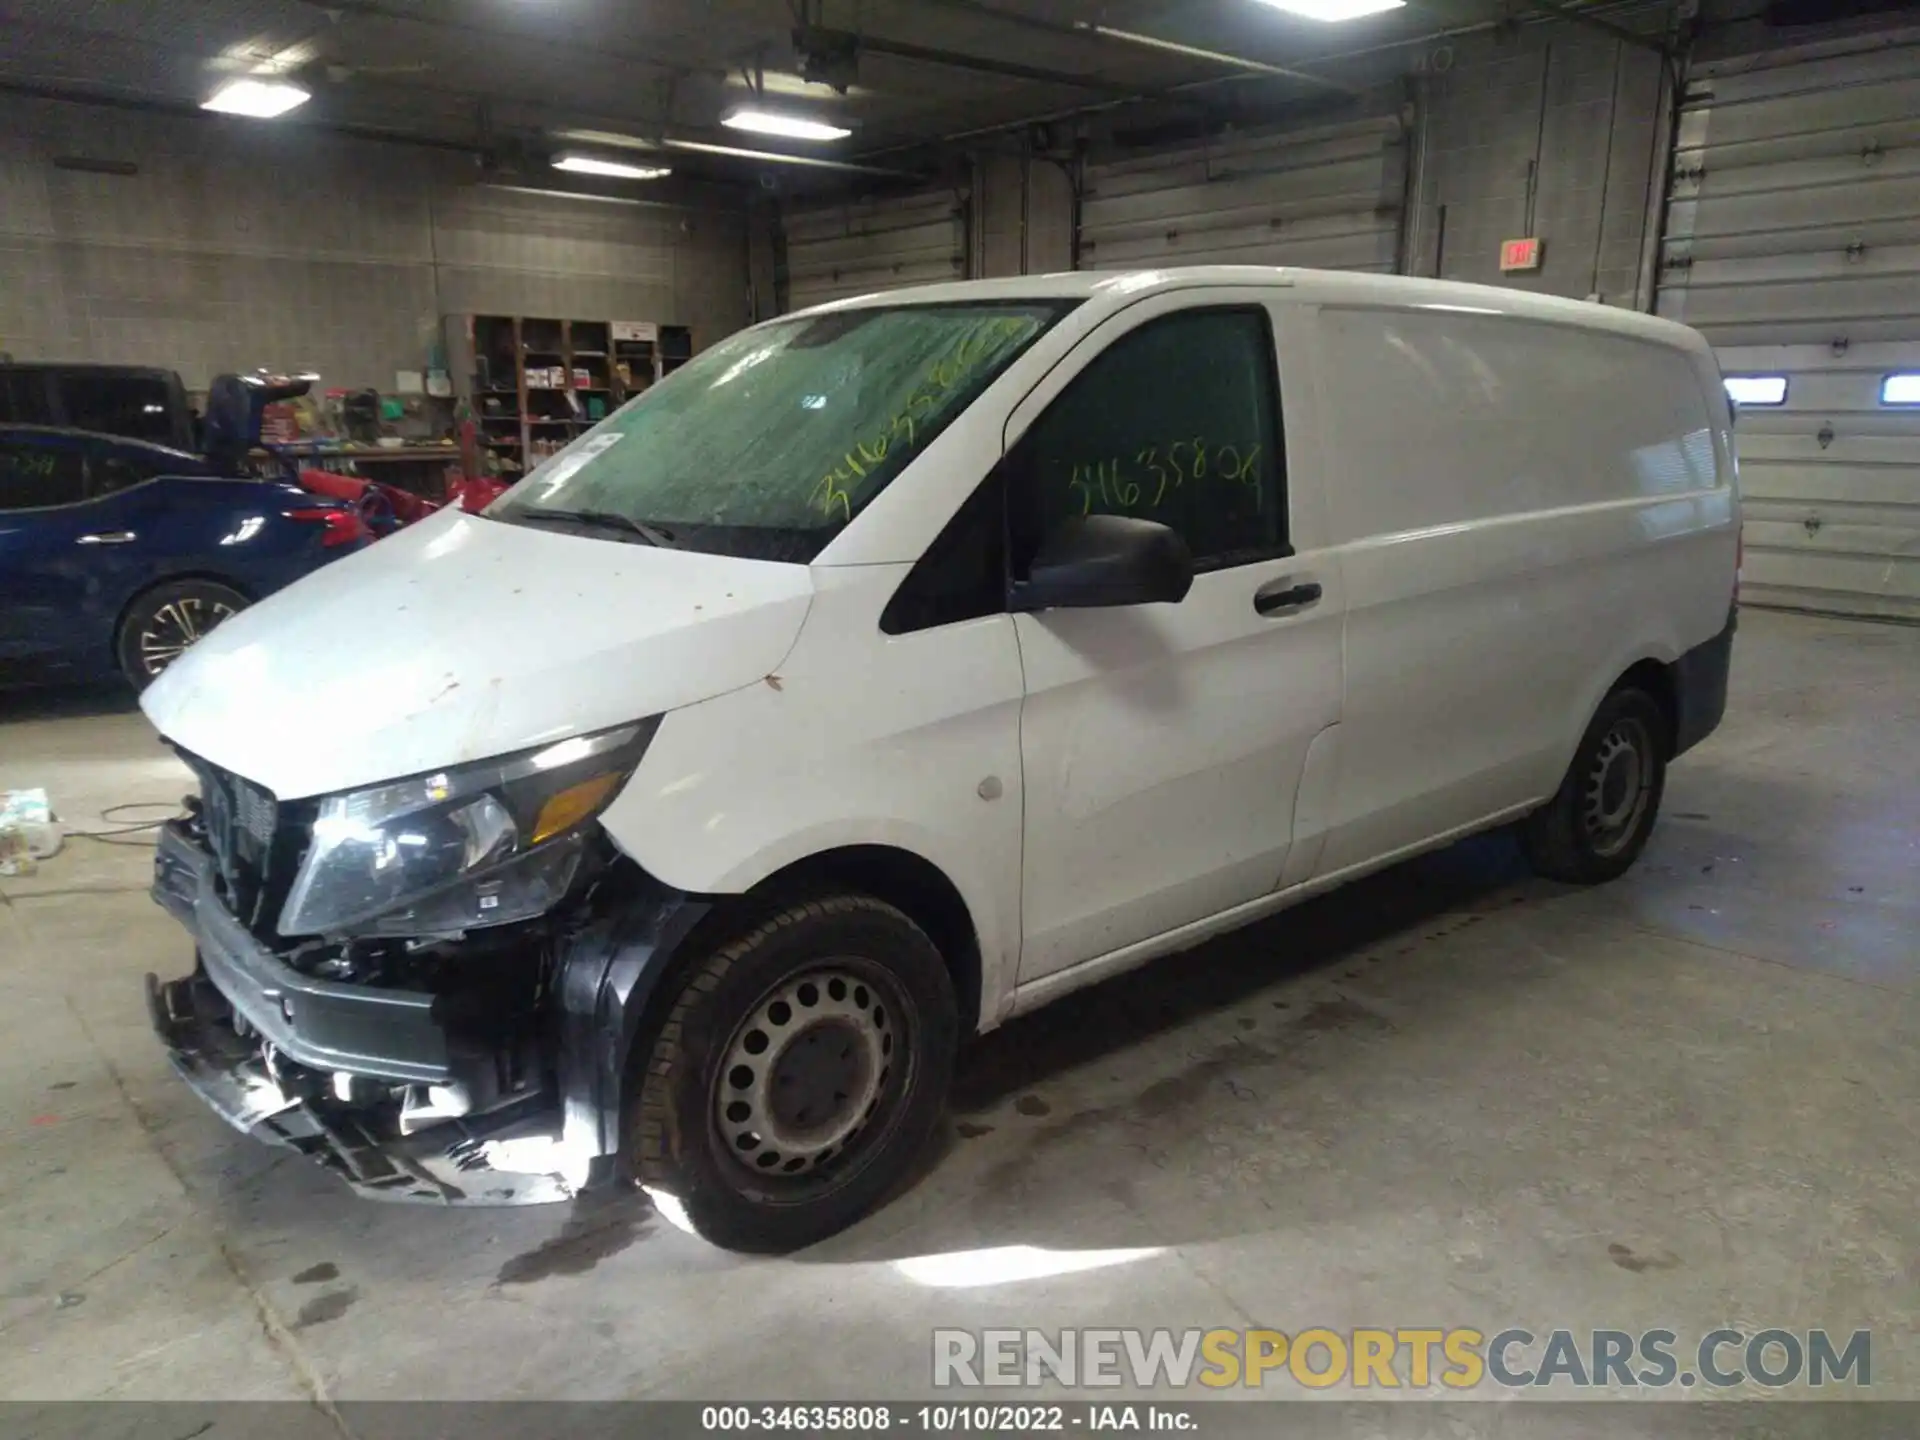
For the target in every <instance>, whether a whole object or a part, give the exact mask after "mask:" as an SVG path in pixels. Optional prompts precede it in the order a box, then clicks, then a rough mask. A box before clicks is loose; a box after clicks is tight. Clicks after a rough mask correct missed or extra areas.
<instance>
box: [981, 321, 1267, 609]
mask: <svg viewBox="0 0 1920 1440" xmlns="http://www.w3.org/2000/svg"><path fill="white" fill-rule="evenodd" d="M1278 406H1279V386H1278V382H1277V378H1276V374H1275V369H1274V360H1273V342H1272V338H1271V333H1270V331H1269V327H1268V324H1267V316H1266V312H1265V311H1263V310H1260V309H1248V308H1242V309H1221V310H1193V311H1186V312H1183V313H1180V314H1176V315H1168V316H1165V317H1163V318H1161V319H1158V320H1153V321H1149V322H1148V323H1147V324H1145V325H1142V326H1141V327H1140V328H1139V329H1138V330H1135V331H1133V332H1131V333H1130V334H1128V335H1126V336H1124V337H1122V338H1121V339H1119V340H1116V341H1115V342H1114V343H1113V344H1112V345H1111V346H1110V347H1109V348H1108V349H1107V350H1106V351H1105V352H1104V353H1103V354H1102V355H1100V356H1099V358H1098V359H1096V360H1094V361H1093V363H1092V364H1090V365H1089V366H1088V367H1087V368H1086V370H1085V371H1083V372H1082V373H1081V374H1080V376H1079V377H1078V378H1077V379H1075V380H1074V382H1073V383H1072V385H1070V386H1069V387H1068V388H1067V389H1066V390H1065V391H1064V392H1062V394H1061V395H1060V397H1059V398H1058V399H1056V400H1055V401H1054V402H1053V404H1052V405H1051V406H1049V407H1048V409H1047V411H1046V413H1045V414H1044V415H1042V416H1041V417H1040V419H1039V420H1037V421H1036V422H1035V423H1034V425H1033V427H1032V429H1030V430H1029V431H1028V432H1027V434H1026V435H1025V436H1024V437H1023V438H1022V440H1021V442H1020V445H1019V447H1018V450H1017V452H1016V455H1015V465H1014V472H1013V473H1014V475H1015V477H1016V485H1015V489H1016V498H1015V499H1014V502H1013V511H1014V513H1013V515H1012V516H1011V520H1012V525H1011V532H1012V535H1013V537H1014V556H1013V559H1014V568H1015V574H1016V575H1018V576H1024V574H1025V571H1026V566H1027V563H1028V562H1029V561H1030V560H1031V558H1032V554H1033V551H1034V549H1035V548H1037V547H1038V545H1039V542H1040V540H1041V538H1042V537H1043V536H1044V535H1045V534H1046V533H1047V532H1048V531H1049V530H1050V529H1051V528H1052V527H1053V526H1055V525H1057V524H1058V523H1059V522H1060V521H1061V520H1063V519H1065V518H1067V517H1068V516H1072V515H1130V516H1135V517H1137V518H1140V519H1146V520H1155V521H1158V522H1159V523H1161V524H1163V525H1167V526H1170V527H1171V528H1173V529H1174V530H1177V531H1178V532H1179V533H1180V535H1181V536H1182V537H1183V538H1184V539H1185V540H1186V542H1187V546H1188V548H1189V549H1191V550H1192V552H1193V558H1194V564H1195V566H1196V568H1198V569H1202V570H1205V569H1219V568H1221V567H1222V566H1226V565H1233V564H1238V563H1241V562H1243V561H1247V560H1253V559H1258V558H1261V557H1264V556H1270V555H1275V554H1284V553H1286V545H1287V517H1286V487H1285V457H1284V456H1283V455H1282V453H1281V434H1280V424H1279V414H1278Z"/></svg>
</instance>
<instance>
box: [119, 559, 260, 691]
mask: <svg viewBox="0 0 1920 1440" xmlns="http://www.w3.org/2000/svg"><path fill="white" fill-rule="evenodd" d="M246 608H247V597H246V596H244V595H242V594H241V593H240V592H239V591H238V590H235V589H233V588H232V587H231V586H227V585H222V584H220V583H218V582H217V581H213V580H171V581H169V582H167V583H166V584H164V585H156V586H154V587H153V589H151V590H149V591H147V592H146V593H145V594H144V595H141V596H138V597H137V598H136V599H135V600H134V602H133V604H132V605H131V606H130V607H129V608H128V610H127V614H126V618H125V619H124V620H122V621H121V622H120V634H119V636H118V637H117V638H116V642H115V649H116V651H117V654H118V658H119V661H120V671H121V673H122V674H124V675H125V676H126V677H127V679H128V681H129V682H130V683H131V684H132V685H133V688H134V689H135V690H144V689H146V688H147V686H149V685H151V684H152V683H153V682H154V681H155V680H157V679H159V678H160V672H161V671H162V670H165V669H166V668H167V666H169V665H171V664H172V663H173V662H174V661H175V660H178V659H179V658H180V657H181V655H183V654H185V653H186V650H187V647H188V646H190V645H192V644H193V643H194V642H195V641H196V640H199V639H200V638H201V637H202V636H204V635H205V634H206V633H207V632H208V631H210V630H212V629H213V628H214V626H216V625H218V624H220V623H221V622H222V621H223V620H229V619H231V618H233V616H235V615H237V614H239V612H240V611H242V610H244V609H246Z"/></svg>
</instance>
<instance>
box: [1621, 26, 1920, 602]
mask: <svg viewBox="0 0 1920 1440" xmlns="http://www.w3.org/2000/svg"><path fill="white" fill-rule="evenodd" d="M1658 309H1659V311H1660V313H1661V314H1663V315H1669V316H1672V317H1674V318H1676V319H1680V320H1684V321H1685V322H1686V323H1688V324H1690V325H1695V326H1698V327H1699V328H1700V329H1701V330H1703V331H1704V332H1705V333H1706V335H1707V337H1708V339H1710V340H1711V341H1713V343H1714V345H1715V347H1716V349H1717V350H1718V351H1719V354H1720V361H1721V366H1722V368H1723V369H1724V370H1725V371H1726V372H1727V373H1728V374H1779V375H1784V376H1786V377H1787V382H1788V391H1787V402H1786V404H1784V405H1783V406H1780V407H1778V408H1768V409H1747V410H1743V411H1742V412H1741V415H1740V418H1739V425H1738V426H1737V428H1736V432H1735V435H1736V441H1737V444H1738V448H1739V453H1740V464H1741V482H1742V485H1743V487H1744V490H1745V493H1746V496H1747V498H1748V505H1747V511H1746V565H1745V569H1744V571H1743V573H1742V583H1741V595H1742V598H1743V599H1745V600H1747V601H1748V602H1750V603H1755V604H1777V605H1793V606H1799V607H1804V608H1808V609H1815V610H1823V611H1833V612H1838V613H1849V614H1863V615H1887V616H1900V617H1904V618H1908V619H1920V409H1908V408H1899V407H1888V406H1884V405H1882V404H1881V403H1880V386H1881V382H1882V380H1883V379H1884V377H1885V376H1886V375H1887V374H1888V373H1889V372H1891V371H1894V370H1920V47H1916V46H1914V45H1911V44H1908V45H1887V46H1883V47H1882V48H1879V49H1873V50H1863V51H1861V52H1860V53H1856V54H1852V55H1839V56H1825V57H1821V58H1818V59H1800V60H1795V59H1792V58H1791V57H1787V56H1776V57H1765V56H1763V57H1745V58H1743V59H1740V60H1736V61H1732V62H1726V63H1723V64H1721V65H1718V66H1711V65H1710V66H1706V67H1703V68H1702V69H1701V71H1700V72H1699V73H1698V74H1696V75H1695V76H1694V77H1693V79H1692V80H1691V81H1690V82H1689V85H1688V92H1687V101H1686V107H1685V111H1684V113H1683V115H1682V119H1681V123H1680V129H1679V134H1678V140H1677V153H1676V156H1675V162H1674V173H1673V177H1672V180H1671V183H1670V186H1669V191H1668V216H1667V227H1666V232H1665V234H1664V235H1663V236H1662V267H1661V283H1660V292H1659V301H1658Z"/></svg>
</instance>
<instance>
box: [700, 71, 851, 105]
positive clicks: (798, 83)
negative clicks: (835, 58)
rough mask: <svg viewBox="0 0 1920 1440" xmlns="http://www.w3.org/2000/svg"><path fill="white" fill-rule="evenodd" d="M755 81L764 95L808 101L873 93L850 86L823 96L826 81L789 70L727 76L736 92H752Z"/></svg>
mask: <svg viewBox="0 0 1920 1440" xmlns="http://www.w3.org/2000/svg"><path fill="white" fill-rule="evenodd" d="M755 80H757V81H758V82H759V89H760V91H761V92H762V93H763V94H767V95H798V96H800V97H802V98H803V99H807V100H827V101H831V100H833V99H834V98H835V97H836V96H839V97H845V96H848V95H868V94H871V93H872V92H871V91H869V90H866V89H864V88H862V87H861V86H859V85H849V86H848V87H847V88H846V89H845V90H841V91H828V93H826V94H824V95H823V94H822V93H821V91H823V90H826V89H827V86H826V83H825V82H824V81H820V80H809V79H807V77H806V76H804V75H795V74H793V73H792V72H791V71H787V70H763V71H761V72H760V74H759V75H758V76H756V77H753V78H752V79H750V78H748V77H747V76H745V75H742V74H740V73H739V72H738V71H736V72H734V73H733V74H731V75H729V76H727V84H728V85H730V86H732V87H733V88H734V89H736V90H751V89H753V88H755Z"/></svg>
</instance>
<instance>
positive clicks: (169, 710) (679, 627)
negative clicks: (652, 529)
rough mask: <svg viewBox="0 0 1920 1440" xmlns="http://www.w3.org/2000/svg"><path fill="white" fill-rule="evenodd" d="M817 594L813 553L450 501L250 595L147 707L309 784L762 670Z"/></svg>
mask: <svg viewBox="0 0 1920 1440" xmlns="http://www.w3.org/2000/svg"><path fill="white" fill-rule="evenodd" d="M812 595H813V584H812V577H811V575H810V573H809V571H808V570H807V567H806V566H804V565H783V564H775V563H772V562H768V561H761V560H740V559H734V558H732V557H729V556H719V555H702V554H697V553H695V552H692V551H687V550H671V549H656V548H652V547H649V546H644V545H637V544H627V543H624V542H621V541H617V540H607V539H600V538H597V537H593V536H581V535H578V534H573V533H567V532H560V531H554V530H536V529H533V528H530V527H527V526H522V525H508V524H504V523H502V522H500V521H496V520H488V519H485V518H483V517H481V516H478V515H470V514H467V513H465V512H463V511H460V510H457V509H456V510H450V511H443V512H442V513H440V514H438V515H435V516H433V517H432V518H430V519H428V520H426V521H423V522H422V523H420V524H418V525H414V526H410V527H409V528H407V529H405V530H402V531H400V532H399V533H398V534H396V535H394V536H392V537H390V538H388V539H386V540H382V541H381V542H380V543H379V544H377V545H374V546H372V547H370V548H369V549H367V550H364V551H362V552H361V553H359V554H357V555H351V556H348V557H347V558H346V559H343V560H339V561H336V562H335V563H333V564H331V565H327V566H325V567H323V568H321V569H320V570H317V571H315V572H314V573H313V574H311V575H309V576H307V577H306V578H305V579H303V580H301V581H299V582H298V583H297V584H294V585H292V586H289V587H288V588H287V589H285V590H283V591H281V592H280V593H279V594H277V595H274V596H272V597H271V598H269V599H267V600H265V601H263V602H261V603H260V604H258V605H255V606H253V607H251V608H250V609H247V610H244V611H242V612H241V613H240V614H238V615H236V616H235V617H234V618H233V619H231V620H229V621H227V622H226V623H225V624H224V625H222V626H221V627H220V628H219V629H218V630H216V631H214V632H213V633H212V634H211V635H209V636H207V638H205V639H204V640H202V641H200V642H199V643H198V644H196V645H195V646H194V647H193V648H192V649H191V650H189V651H188V652H187V653H186V654H185V655H183V656H181V657H180V659H178V660H176V661H175V662H174V663H173V664H172V665H170V666H169V667H168V668H167V669H166V670H165V671H164V672H163V673H162V674H161V676H160V678H159V679H158V680H156V681H155V682H154V683H153V685H152V686H151V687H150V688H149V689H148V690H147V692H146V694H145V695H144V696H142V697H141V701H140V707H141V709H143V710H144V711H146V713H147V717H148V719H150V720H152V721H153V723H154V725H155V726H156V727H158V729H159V731H160V733H161V734H162V735H164V736H165V737H166V738H167V739H168V740H170V741H172V742H173V743H174V744H176V745H179V746H181V747H183V748H184V749H186V750H188V751H191V752H192V753H193V754H195V755H198V756H200V757H202V758H203V759H206V760H209V761H211V762H212V763H213V764H215V765H219V766H221V767H223V768H225V769H228V770H232V771H234V772H236V773H238V774H240V775H243V776H245V777H246V778H247V779H249V780H252V781H253V782H255V783H256V784H259V785H263V786H265V787H266V788H267V789H268V790H270V791H272V792H273V793H274V794H275V795H276V796H278V797H279V798H280V799H283V800H294V799H300V798H303V797H306V796H311V795H322V794H326V793H328V792H331V791H336V790H346V789H351V788H354V787H357V786H362V785H370V784H374V783H377V782H379V781H383V780H392V779H396V778H398V777H401V776H406V775H417V774H420V773H422V772H424V771H429V770H437V769H440V768H442V767H444V766H449V765H458V764H462V763H465V762H467V761H470V760H483V759H487V758H490V757H492V756H496V755H504V754H509V753H511V752H513V751H516V750H524V749H527V748H529V747H531V746H534V745H543V744H548V743H551V742H552V741H555V740H561V739H565V738H567V737H568V736H571V735H580V734H589V733H591V732H593V731H596V730H604V729H606V728H608V727H610V726H614V725H622V724H625V723H626V722H628V721H630V720H638V719H641V718H643V717H645V716H649V715H657V714H662V713H664V712H666V711H668V710H672V709H675V708H677V707H679V706H682V705H690V704H693V703H695V702H696V701H700V700H705V699H709V698H711V697H712V696H714V695H718V694H720V693H722V692H723V691H727V690H732V689H737V688H738V687H740V686H742V685H746V684H750V683H752V682H754V681H756V680H760V679H763V678H764V677H765V676H767V675H769V674H771V673H773V671H774V670H775V669H776V668H777V667H778V665H779V663H780V661H781V660H782V659H783V658H784V657H785V656H786V654H787V652H788V651H789V650H790V649H792V647H793V642H794V640H795V639H796V637H797V636H798V635H799V633H800V625H801V622H802V621H803V620H804V619H805V617H806V613H807V606H808V604H809V603H810V601H811V599H812Z"/></svg>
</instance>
